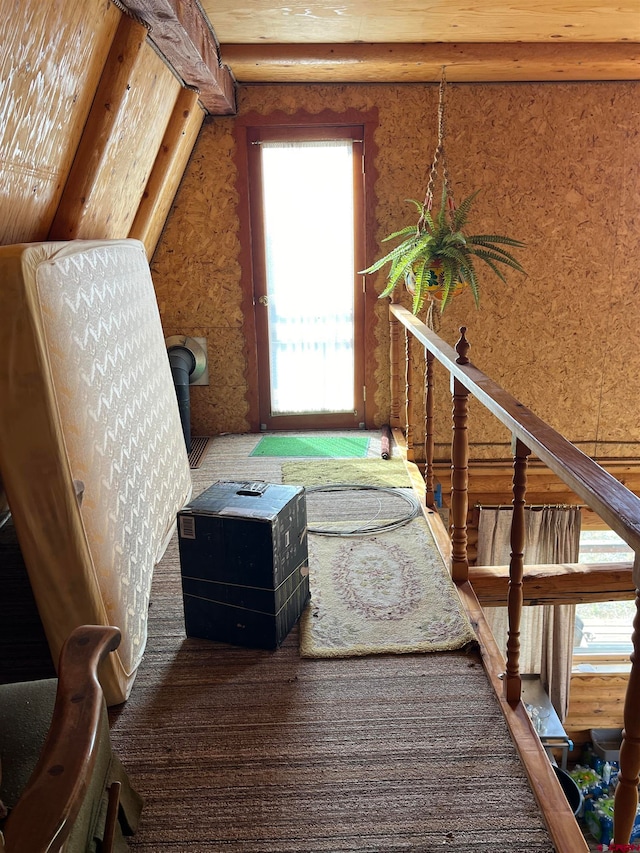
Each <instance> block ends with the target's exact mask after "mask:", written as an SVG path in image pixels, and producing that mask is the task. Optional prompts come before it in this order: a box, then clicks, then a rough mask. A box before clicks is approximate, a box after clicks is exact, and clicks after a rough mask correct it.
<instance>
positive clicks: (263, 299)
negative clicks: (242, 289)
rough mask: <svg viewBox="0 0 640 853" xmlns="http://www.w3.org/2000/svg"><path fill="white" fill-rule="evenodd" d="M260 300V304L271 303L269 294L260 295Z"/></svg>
mask: <svg viewBox="0 0 640 853" xmlns="http://www.w3.org/2000/svg"><path fill="white" fill-rule="evenodd" d="M258 302H259V303H260V305H268V304H269V297H268V296H259V297H258Z"/></svg>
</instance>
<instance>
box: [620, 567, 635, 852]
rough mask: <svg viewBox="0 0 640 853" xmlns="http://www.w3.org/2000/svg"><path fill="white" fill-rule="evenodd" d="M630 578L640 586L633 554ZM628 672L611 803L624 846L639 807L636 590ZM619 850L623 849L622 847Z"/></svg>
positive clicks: (621, 843)
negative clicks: (612, 801) (618, 762)
mask: <svg viewBox="0 0 640 853" xmlns="http://www.w3.org/2000/svg"><path fill="white" fill-rule="evenodd" d="M633 576H634V581H635V583H636V586H640V578H639V576H640V560H639V557H638V555H636V559H635V565H634V568H633ZM631 640H632V642H633V652H632V653H631V673H630V674H629V684H628V685H627V693H626V696H625V700H624V718H623V719H624V730H623V732H622V745H621V747H620V772H619V774H618V784H617V786H616V794H615V801H614V813H613V814H614V817H613V842H614V844H619V845H622V846H623V845H627V844H629V838H630V836H631V830H632V829H633V824H634V821H635V817H636V809H637V807H638V782H639V781H640V776H639V772H640V713H639V709H640V590H638V589H636V615H635V619H634V620H633V634H632V635H631ZM621 849H622V847H621Z"/></svg>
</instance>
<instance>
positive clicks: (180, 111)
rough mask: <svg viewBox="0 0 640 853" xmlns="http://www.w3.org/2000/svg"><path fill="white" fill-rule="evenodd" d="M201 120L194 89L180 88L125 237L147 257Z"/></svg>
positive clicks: (161, 224)
mask: <svg viewBox="0 0 640 853" xmlns="http://www.w3.org/2000/svg"><path fill="white" fill-rule="evenodd" d="M203 119H204V110H203V109H202V108H201V107H199V106H198V94H197V92H195V91H194V90H191V89H181V90H180V92H179V94H178V98H177V100H176V102H175V105H174V108H173V113H172V115H171V119H170V121H169V124H168V126H167V129H166V132H165V135H164V138H163V140H162V144H161V145H160V150H159V151H158V155H157V157H156V160H155V163H154V164H153V170H152V172H151V175H150V176H149V180H148V182H147V186H146V187H145V191H144V193H143V195H142V200H141V201H140V205H139V207H138V212H137V213H136V218H135V220H134V222H133V225H132V226H131V230H130V231H129V237H132V238H135V239H136V240H141V241H142V242H143V243H144V245H145V249H146V250H147V257H148V258H151V257H152V255H153V253H154V251H155V248H156V246H157V244H158V240H159V238H160V234H161V233H162V229H163V227H164V223H165V221H166V218H167V215H168V213H169V208H170V207H171V202H172V201H173V198H174V196H175V194H176V191H177V189H178V186H179V184H180V180H181V179H182V175H183V174H184V170H185V168H186V165H187V162H188V160H189V157H190V155H191V151H192V149H193V146H194V145H195V141H196V139H197V137H198V133H199V131H200V127H201V126H202V122H203Z"/></svg>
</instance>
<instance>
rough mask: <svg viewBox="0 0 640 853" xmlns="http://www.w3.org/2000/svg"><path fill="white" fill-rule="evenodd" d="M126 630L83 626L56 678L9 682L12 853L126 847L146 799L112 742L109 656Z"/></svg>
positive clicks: (5, 702)
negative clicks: (105, 680) (105, 674)
mask: <svg viewBox="0 0 640 853" xmlns="http://www.w3.org/2000/svg"><path fill="white" fill-rule="evenodd" d="M119 643H120V631H119V629H118V628H112V627H104V626H96V625H85V626H82V627H80V628H76V629H75V630H74V631H73V632H72V633H71V635H70V636H69V638H68V639H67V641H66V643H65V644H64V646H63V648H62V652H61V655H60V664H59V668H58V678H57V679H47V680H44V681H34V682H24V683H19V684H5V685H2V686H0V762H1V770H2V776H1V779H0V798H1V799H2V802H3V803H4V805H5V806H6V808H7V809H8V817H7V818H6V820H5V821H4V826H3V827H2V829H3V832H4V847H3V846H2V834H1V833H0V851H2V850H4V851H6V853H44V851H47V853H49V851H51V853H60V851H65V853H71V851H73V853H75V851H78V853H79V852H80V851H82V853H84V851H97V853H110V851H121V850H127V849H128V848H127V844H126V841H125V840H124V835H127V834H129V835H130V834H133V832H134V831H135V829H136V828H137V823H138V819H139V816H140V811H141V808H142V801H141V800H140V798H139V796H138V795H137V794H136V793H135V791H133V789H132V788H131V787H130V785H129V782H128V779H127V776H126V773H125V771H124V769H123V767H122V765H121V764H120V762H119V760H118V758H117V757H116V756H115V754H114V753H113V751H112V749H111V743H110V739H109V721H108V716H107V709H106V704H105V700H104V696H103V692H102V688H101V687H100V683H99V681H98V677H97V671H98V666H99V664H100V662H101V661H102V660H103V659H104V658H105V657H106V656H107V655H108V654H109V653H110V652H112V651H113V650H114V649H115V648H117V647H118V645H119Z"/></svg>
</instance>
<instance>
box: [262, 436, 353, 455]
mask: <svg viewBox="0 0 640 853" xmlns="http://www.w3.org/2000/svg"><path fill="white" fill-rule="evenodd" d="M368 450H369V436H367V435H352V436H351V435H350V436H343V437H340V436H315V435H309V436H306V435H263V436H262V438H261V439H260V441H259V442H258V444H257V445H256V446H255V447H254V449H253V450H252V451H251V453H250V454H249V455H250V456H324V457H325V458H335V459H338V458H341V457H342V458H344V457H346V458H349V457H351V458H353V457H364V456H366V455H367V451H368Z"/></svg>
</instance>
